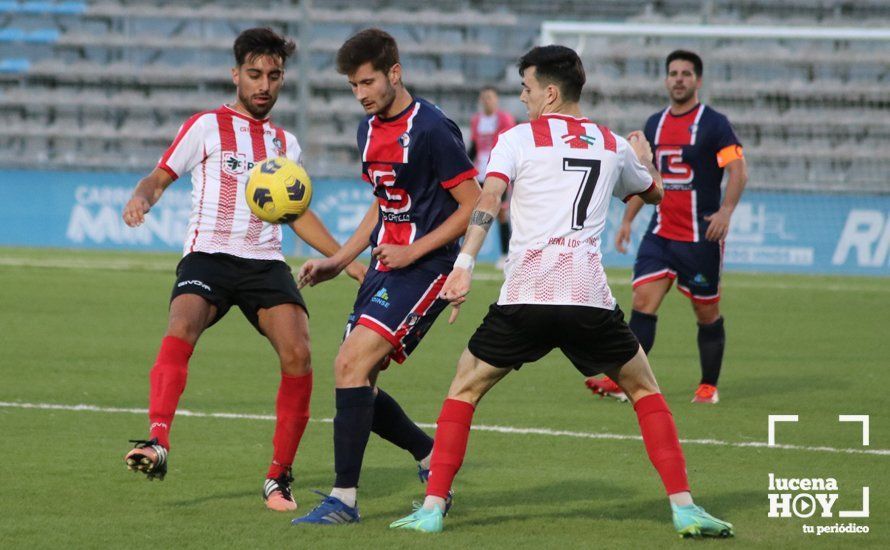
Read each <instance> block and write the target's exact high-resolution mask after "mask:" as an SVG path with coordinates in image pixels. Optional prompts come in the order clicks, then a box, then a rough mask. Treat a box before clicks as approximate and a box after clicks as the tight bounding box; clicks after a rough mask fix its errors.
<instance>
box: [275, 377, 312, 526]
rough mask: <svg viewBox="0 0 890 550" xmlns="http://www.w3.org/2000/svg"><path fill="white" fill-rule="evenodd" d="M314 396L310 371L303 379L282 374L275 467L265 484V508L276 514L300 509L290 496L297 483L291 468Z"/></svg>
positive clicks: (276, 417)
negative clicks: (294, 481)
mask: <svg viewBox="0 0 890 550" xmlns="http://www.w3.org/2000/svg"><path fill="white" fill-rule="evenodd" d="M311 396H312V372H311V371H310V372H309V373H308V374H304V375H302V376H288V375H286V374H284V373H282V374H281V384H280V385H279V387H278V397H277V398H276V400H275V435H274V436H273V437H272V448H273V455H272V464H271V465H270V466H269V471H268V472H267V473H266V481H265V482H264V483H263V500H264V501H265V502H266V508H268V509H270V510H274V511H276V512H292V511H294V510H296V509H297V503H296V502H295V501H294V498H293V495H292V493H291V483H292V482H293V480H294V478H293V475H292V474H291V467H292V465H293V461H294V457H295V456H296V454H297V448H298V447H299V445H300V440H301V439H302V438H303V432H305V431H306V424H308V422H309V401H310V398H311Z"/></svg>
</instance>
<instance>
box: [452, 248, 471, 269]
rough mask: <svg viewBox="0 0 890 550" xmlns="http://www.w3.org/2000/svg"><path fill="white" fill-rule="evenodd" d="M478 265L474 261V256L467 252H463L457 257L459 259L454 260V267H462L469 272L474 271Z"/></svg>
mask: <svg viewBox="0 0 890 550" xmlns="http://www.w3.org/2000/svg"><path fill="white" fill-rule="evenodd" d="M475 265H476V260H474V259H473V256H471V255H470V254H467V253H466V252H461V253H460V254H458V255H457V259H456V260H454V267H460V268H463V269H466V270H467V271H473V266H475Z"/></svg>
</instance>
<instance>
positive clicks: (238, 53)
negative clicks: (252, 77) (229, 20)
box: [232, 27, 297, 67]
mask: <svg viewBox="0 0 890 550" xmlns="http://www.w3.org/2000/svg"><path fill="white" fill-rule="evenodd" d="M232 49H233V50H234V53H235V64H236V65H237V66H239V67H240V66H241V65H243V64H244V62H245V61H248V60H251V59H254V58H256V57H260V56H264V55H271V56H272V57H280V58H281V63H282V64H283V63H286V62H287V58H288V57H290V56H291V55H293V53H294V51H295V50H296V49H297V45H296V44H294V41H293V40H290V39H289V38H285V37H283V36H281V35H280V34H278V33H277V32H275V31H273V30H272V29H270V28H267V27H256V28H253V29H247V30H246V31H244V32H242V33H241V34H239V35H238V38H236V39H235V45H234V46H232Z"/></svg>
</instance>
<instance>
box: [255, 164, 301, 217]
mask: <svg viewBox="0 0 890 550" xmlns="http://www.w3.org/2000/svg"><path fill="white" fill-rule="evenodd" d="M245 195H246V198H247V205H248V206H249V207H250V211H251V212H253V214H254V215H255V216H256V217H258V218H259V219H261V220H263V221H264V222H269V223H289V222H292V221H294V220H296V219H297V218H299V217H300V216H302V215H303V212H305V211H306V210H308V209H309V203H310V202H311V201H312V181H311V180H310V179H309V174H307V173H306V170H304V169H303V167H302V166H300V165H299V164H297V163H296V162H294V161H292V160H290V159H288V158H285V157H277V158H269V159H266V160H264V161H263V162H261V163H259V164H257V165H256V166H254V167H253V169H252V170H251V171H250V175H249V176H248V178H247V189H246V192H245Z"/></svg>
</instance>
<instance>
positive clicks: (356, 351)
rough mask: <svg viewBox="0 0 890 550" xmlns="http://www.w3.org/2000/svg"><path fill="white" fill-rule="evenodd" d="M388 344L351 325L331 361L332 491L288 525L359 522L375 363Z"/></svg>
mask: <svg viewBox="0 0 890 550" xmlns="http://www.w3.org/2000/svg"><path fill="white" fill-rule="evenodd" d="M391 351H392V345H391V344H390V343H389V342H388V341H387V340H385V339H384V338H383V337H381V336H380V335H379V334H378V333H376V332H374V331H372V330H371V329H369V328H367V327H365V326H357V327H355V328H354V329H353V330H352V331H351V332H350V333H349V336H347V337H346V339H345V340H344V341H343V344H342V345H341V346H340V351H339V352H338V353H337V358H336V360H335V361H334V379H335V384H336V390H335V394H336V406H337V414H336V416H334V470H335V472H336V478H335V480H334V487H333V488H332V489H331V493H330V495H329V496H328V497H326V498H325V499H324V500H322V501H321V503H319V505H318V506H316V507H315V509H313V510H312V511H311V512H309V513H308V514H306V515H305V516H303V517H300V518H297V519H295V520H293V521H292V522H291V523H292V524H294V525H298V524H316V525H332V524H340V523H355V522H358V521H359V518H360V516H359V511H358V504H357V492H358V480H359V477H360V475H361V470H362V460H363V459H364V455H365V447H367V445H368V439H369V438H370V436H371V426H372V424H373V423H374V401H375V396H374V389H373V388H372V387H371V381H372V380H374V379H376V376H377V372H378V371H377V369H378V368H379V365H380V364H381V361H382V360H383V358H384V357H386V356H387V355H388V354H389V353H390V352H391Z"/></svg>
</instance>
